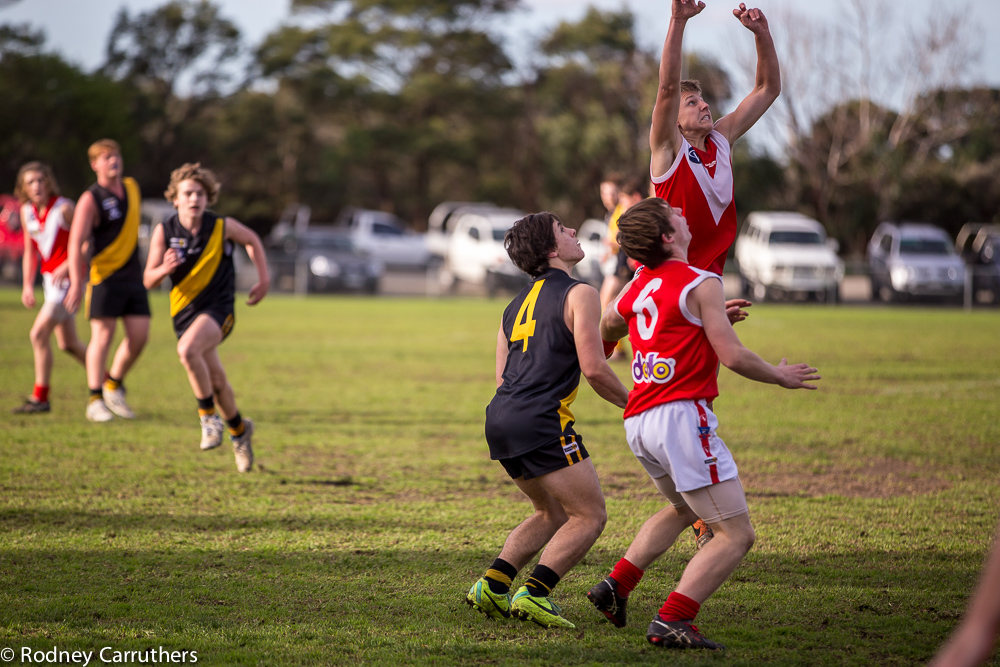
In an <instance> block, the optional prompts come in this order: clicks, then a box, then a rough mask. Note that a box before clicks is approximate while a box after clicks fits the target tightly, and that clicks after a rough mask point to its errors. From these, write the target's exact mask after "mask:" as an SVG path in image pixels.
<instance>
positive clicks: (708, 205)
mask: <svg viewBox="0 0 1000 667" xmlns="http://www.w3.org/2000/svg"><path fill="white" fill-rule="evenodd" d="M681 142H682V143H681V150H680V151H679V152H678V153H677V157H675V158H674V163H673V164H672V165H670V169H669V170H668V171H667V173H666V174H663V175H662V176H657V175H656V174H653V175H652V180H653V184H654V185H655V186H656V196H657V197H660V198H661V199H664V200H666V201H667V202H668V203H669V204H670V205H671V206H673V207H675V208H679V209H681V213H682V214H683V215H684V217H685V218H687V221H688V227H689V228H690V229H691V245H690V247H689V248H688V262H689V263H690V264H691V266H693V267H696V268H699V269H705V270H706V271H711V272H712V273H716V274H718V275H720V276H721V275H722V269H723V268H724V267H725V265H726V255H727V254H728V253H729V247H730V246H731V245H733V241H735V240H736V202H735V199H734V197H733V193H734V190H733V163H732V156H731V154H730V148H729V142H728V141H726V138H725V137H724V136H722V134H720V133H719V132H717V131H716V130H712V132H711V133H710V134H709V135H708V138H707V139H706V140H705V147H706V149H707V150H705V151H700V150H698V149H697V148H695V147H694V146H692V145H691V144H689V143H688V142H687V140H686V139H683V138H682V140H681Z"/></svg>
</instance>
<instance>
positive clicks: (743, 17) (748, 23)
mask: <svg viewBox="0 0 1000 667" xmlns="http://www.w3.org/2000/svg"><path fill="white" fill-rule="evenodd" d="M733 16H735V17H736V18H738V19H739V20H740V23H742V24H743V27H744V28H746V29H747V30H749V31H750V32H752V33H753V34H755V35H763V34H765V33H767V32H768V31H769V28H768V26H767V18H766V17H765V16H764V12H762V11H760V10H759V9H757V8H756V7H754V8H753V9H747V6H746V5H745V4H744V3H742V2H741V3H740V6H739V9H734V10H733Z"/></svg>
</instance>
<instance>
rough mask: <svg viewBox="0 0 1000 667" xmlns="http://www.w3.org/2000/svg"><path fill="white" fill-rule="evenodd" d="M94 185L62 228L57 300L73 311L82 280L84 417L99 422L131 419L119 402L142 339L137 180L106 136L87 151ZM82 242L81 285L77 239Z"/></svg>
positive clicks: (145, 326)
mask: <svg viewBox="0 0 1000 667" xmlns="http://www.w3.org/2000/svg"><path fill="white" fill-rule="evenodd" d="M87 155H88V157H89V158H90V166H91V168H92V169H93V170H94V173H95V174H97V183H95V184H94V185H92V186H90V189H88V190H87V191H86V192H84V193H83V194H82V195H81V196H80V199H79V201H78V202H77V204H76V210H75V211H74V213H73V223H72V225H71V227H70V233H69V264H70V288H69V291H68V292H67V293H66V298H65V300H64V301H63V303H64V304H65V306H66V309H67V310H68V311H69V312H71V313H75V312H76V310H77V308H78V307H79V306H80V301H81V299H82V296H83V289H84V286H85V285H86V286H87V307H86V311H87V317H88V318H89V319H90V343H89V344H88V345H87V364H86V365H87V385H88V387H89V388H90V399H89V401H88V403H87V413H86V414H87V419H89V420H90V421H96V422H104V421H110V420H111V419H113V417H114V415H118V416H119V417H124V418H126V419H132V418H134V417H135V414H133V412H132V410H131V408H129V406H128V404H127V403H126V402H125V389H124V386H123V384H122V383H123V382H124V380H125V375H126V373H128V371H129V369H131V368H132V365H133V364H134V363H135V361H136V359H138V358H139V354H140V353H141V352H142V349H143V348H144V347H145V346H146V341H147V340H148V338H149V301H148V299H147V298H146V288H145V287H143V285H142V265H141V264H140V263H139V217H140V214H141V212H142V210H141V209H142V198H141V197H140V195H139V186H138V185H137V184H136V182H135V180H133V179H131V178H123V176H122V170H123V165H124V163H123V162H122V155H121V149H120V148H119V147H118V144H117V143H116V142H115V141H112V140H111V139H101V140H100V141H96V142H94V144H93V145H91V146H90V149H89V150H88V152H87ZM88 243H89V244H90V256H91V259H90V275H89V284H88V275H87V260H86V256H85V254H86V253H85V251H84V248H85V245H86V244H88ZM119 318H121V320H122V326H123V327H124V329H125V337H124V338H123V339H122V341H121V343H120V344H119V345H118V349H117V350H116V351H115V356H114V358H113V359H112V361H111V369H110V370H109V371H105V366H106V364H107V360H108V351H109V350H110V349H111V343H112V341H113V340H114V337H115V326H116V323H117V321H118V319H119Z"/></svg>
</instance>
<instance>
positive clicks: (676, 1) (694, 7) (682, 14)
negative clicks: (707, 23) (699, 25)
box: [670, 0, 705, 20]
mask: <svg viewBox="0 0 1000 667" xmlns="http://www.w3.org/2000/svg"><path fill="white" fill-rule="evenodd" d="M703 9H705V3H704V2H701V1H700V0H673V2H672V3H671V5H670V16H671V17H673V18H675V19H685V20H686V19H689V18H691V17H692V16H697V15H698V14H700V13H701V10H703Z"/></svg>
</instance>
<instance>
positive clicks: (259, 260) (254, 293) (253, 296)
mask: <svg viewBox="0 0 1000 667" xmlns="http://www.w3.org/2000/svg"><path fill="white" fill-rule="evenodd" d="M226 238H227V239H229V240H230V241H232V242H233V243H238V244H240V245H241V246H243V247H244V248H246V249H247V255H249V256H250V261H251V262H253V265H254V268H255V269H257V282H256V283H255V284H254V286H253V287H251V288H250V298H248V299H247V305H248V306H253V305H256V304H257V303H259V302H260V300H261V299H263V298H264V297H265V296H266V295H267V291H268V290H269V289H270V288H271V276H270V274H269V273H268V270H267V255H266V254H265V252H264V244H263V243H261V240H260V237H259V236H257V232H255V231H254V230H252V229H250V228H249V227H247V226H246V225H244V224H243V223H242V222H240V221H239V220H237V219H236V218H226Z"/></svg>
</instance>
